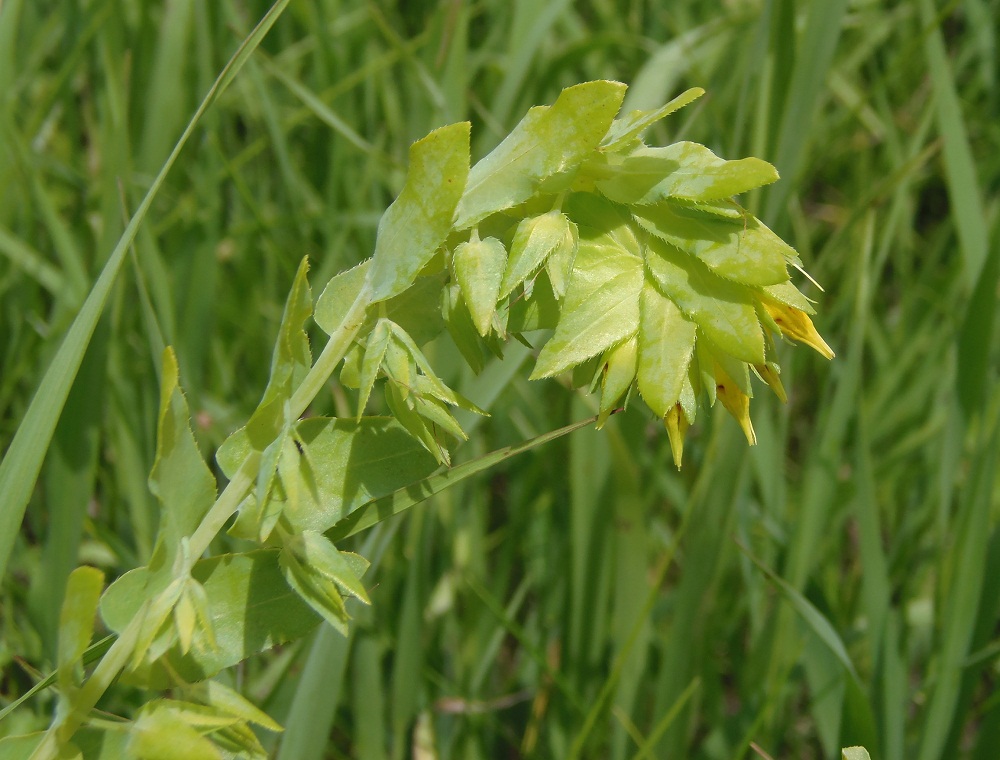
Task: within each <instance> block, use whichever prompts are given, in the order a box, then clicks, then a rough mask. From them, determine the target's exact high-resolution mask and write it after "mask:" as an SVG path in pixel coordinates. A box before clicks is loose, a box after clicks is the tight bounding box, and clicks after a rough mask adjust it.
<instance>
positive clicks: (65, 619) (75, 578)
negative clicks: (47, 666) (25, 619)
mask: <svg viewBox="0 0 1000 760" xmlns="http://www.w3.org/2000/svg"><path fill="white" fill-rule="evenodd" d="M103 587H104V573H102V572H101V571H100V570H98V569H97V568H94V567H88V566H86V565H84V566H81V567H78V568H76V569H75V570H74V571H73V572H71V573H70V574H69V578H68V579H67V581H66V596H65V597H64V599H63V605H62V610H61V611H60V613H59V687H60V688H61V689H63V690H67V689H68V688H69V687H71V686H73V685H74V675H75V674H76V671H77V668H78V666H79V664H80V658H81V657H83V653H84V650H86V648H87V646H88V645H89V644H90V639H91V637H92V636H93V635H94V616H95V615H96V614H97V604H98V602H99V600H100V598H101V589H102V588H103ZM80 672H81V673H82V669H81V670H80Z"/></svg>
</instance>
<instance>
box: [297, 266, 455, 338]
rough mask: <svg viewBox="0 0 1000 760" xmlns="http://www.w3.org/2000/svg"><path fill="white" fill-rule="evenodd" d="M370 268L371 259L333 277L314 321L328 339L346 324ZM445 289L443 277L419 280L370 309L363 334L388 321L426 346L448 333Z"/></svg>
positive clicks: (431, 276) (429, 277)
mask: <svg viewBox="0 0 1000 760" xmlns="http://www.w3.org/2000/svg"><path fill="white" fill-rule="evenodd" d="M370 267H371V259H367V260H365V261H363V262H361V263H360V264H358V265H357V266H356V267H354V268H353V269H349V270H347V271H346V272H341V273H340V274H338V275H337V276H336V277H333V278H332V279H331V280H330V281H329V282H328V283H327V285H326V287H325V288H324V289H323V292H322V293H321V294H320V297H319V299H318V300H317V302H316V313H315V314H314V315H313V319H314V320H315V322H316V324H317V325H318V326H319V328H320V329H321V330H323V331H324V332H325V333H327V334H328V335H329V334H331V333H333V332H334V331H335V330H336V329H337V328H338V327H339V326H340V324H341V323H342V322H343V321H344V317H345V316H346V315H347V311H348V309H350V308H351V304H353V303H354V299H355V298H356V297H357V295H358V292H359V291H360V289H361V287H362V286H363V285H364V282H365V279H366V278H367V276H368V270H369V269H370ZM443 285H444V277H443V276H442V274H434V275H427V276H421V277H417V279H416V281H415V282H414V283H413V284H412V285H411V286H410V287H409V288H407V289H406V290H405V291H403V292H402V293H401V294H399V295H398V296H396V297H395V298H390V299H389V300H388V301H384V302H382V303H380V304H377V305H375V306H372V307H371V308H369V309H368V312H367V314H366V316H365V322H364V325H363V326H362V328H361V330H360V332H361V334H362V335H363V334H365V333H368V332H370V331H371V330H372V328H373V327H374V326H375V323H376V322H377V321H378V320H379V319H381V318H382V317H385V318H387V319H391V320H392V321H393V322H395V323H397V324H399V325H402V326H403V327H404V328H405V329H406V331H407V332H408V333H410V335H412V336H413V337H414V340H416V341H417V342H418V343H420V344H421V345H423V344H424V343H426V342H427V341H429V340H431V339H432V338H434V337H435V336H437V335H438V334H439V333H440V332H441V330H443V329H444V320H443V319H442V318H441V288H442V286H443Z"/></svg>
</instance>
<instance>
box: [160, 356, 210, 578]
mask: <svg viewBox="0 0 1000 760" xmlns="http://www.w3.org/2000/svg"><path fill="white" fill-rule="evenodd" d="M149 490H150V491H152V492H153V495H154V496H156V498H157V499H158V500H159V502H160V505H161V510H160V528H159V533H158V534H157V543H156V548H155V549H154V550H153V556H154V560H152V561H151V563H150V566H151V567H161V566H166V567H170V566H171V565H172V562H173V558H174V556H175V555H176V553H177V550H178V547H179V546H180V542H181V539H182V538H184V537H186V536H190V535H191V534H192V533H193V532H194V530H195V529H196V528H197V527H198V525H199V523H200V522H201V519H202V517H204V516H205V513H206V512H208V510H209V508H211V506H212V504H213V503H215V495H216V493H215V476H213V475H212V472H211V470H209V469H208V466H207V465H206V464H205V462H204V460H203V459H202V458H201V452H200V451H199V450H198V444H197V443H195V440H194V435H193V434H192V433H191V428H190V420H189V416H188V406H187V401H185V399H184V394H183V393H182V392H181V389H180V387H179V386H178V381H177V358H176V356H175V355H174V352H173V349H171V348H167V349H166V350H165V351H164V352H163V379H162V385H161V388H160V415H159V425H158V429H157V434H156V460H155V462H154V463H153V470H152V472H151V473H150V475H149Z"/></svg>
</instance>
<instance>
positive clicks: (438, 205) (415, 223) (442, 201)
mask: <svg viewBox="0 0 1000 760" xmlns="http://www.w3.org/2000/svg"><path fill="white" fill-rule="evenodd" d="M469 129H470V125H469V123H468V122H461V123H459V124H452V125H449V126H447V127H441V128H440V129H436V130H434V131H433V132H431V133H430V134H429V135H427V136H426V137H424V138H422V139H421V140H418V141H417V142H415V143H413V145H411V146H410V168H409V171H408V173H407V177H406V184H405V185H404V187H403V190H402V192H400V194H399V196H398V197H397V198H396V200H395V201H394V202H393V204H392V205H391V206H389V208H388V209H387V210H386V212H385V214H383V215H382V219H381V220H380V221H379V225H378V238H377V239H376V242H375V255H374V256H373V257H372V265H371V270H370V272H369V276H370V281H371V284H372V288H373V294H372V301H373V302H378V301H384V300H386V299H388V298H392V297H393V296H395V295H399V294H400V293H402V292H403V291H404V290H406V289H407V288H408V287H409V286H410V285H411V284H412V283H413V281H414V280H415V279H416V277H417V274H418V273H419V272H420V270H421V269H422V268H423V267H424V265H425V264H427V262H428V261H430V259H431V257H432V256H433V255H434V254H435V252H437V249H438V248H439V247H440V246H441V245H442V244H443V243H444V241H445V238H446V237H447V236H448V232H449V231H450V230H451V222H452V218H453V217H454V214H455V206H456V204H458V201H459V198H461V197H462V191H463V190H464V189H465V184H466V178H467V177H468V176H469Z"/></svg>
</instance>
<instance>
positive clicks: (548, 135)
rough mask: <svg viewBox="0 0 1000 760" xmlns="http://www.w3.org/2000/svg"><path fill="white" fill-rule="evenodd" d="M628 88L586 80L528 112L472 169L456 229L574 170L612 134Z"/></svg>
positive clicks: (518, 199) (520, 200)
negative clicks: (615, 119) (554, 176)
mask: <svg viewBox="0 0 1000 760" xmlns="http://www.w3.org/2000/svg"><path fill="white" fill-rule="evenodd" d="M625 89H626V88H625V85H623V84H621V83H619V82H609V81H596V82H585V83H584V84H579V85H576V86H574V87H568V88H566V89H565V90H563V91H562V93H561V94H560V95H559V97H558V98H557V99H556V102H555V103H554V104H553V105H552V106H551V107H537V108H532V109H531V110H530V111H528V113H527V115H526V116H525V117H524V118H523V119H522V120H521V122H520V123H519V124H518V125H517V126H516V127H514V129H513V130H512V131H511V133H510V134H509V135H508V136H507V137H506V138H505V139H504V140H503V142H501V143H500V144H499V145H498V146H497V147H496V148H495V149H494V150H493V152H491V153H490V154H489V155H488V156H486V157H485V158H483V159H482V160H481V161H479V162H478V163H477V164H476V165H475V166H474V167H473V168H472V171H470V172H469V181H468V186H467V187H466V190H465V195H463V196H462V200H461V201H460V203H459V205H458V210H457V220H456V223H455V226H456V228H457V229H465V228H467V227H471V226H472V225H473V224H475V223H476V222H478V221H480V220H481V219H484V218H485V217H487V216H489V215H490V214H493V213H494V212H496V211H501V210H503V209H507V208H511V207H512V206H516V205H517V204H518V203H522V202H524V201H526V200H527V199H528V198H530V197H531V196H532V195H534V193H535V192H536V191H537V190H538V189H539V187H540V185H541V183H542V182H543V180H545V179H547V178H548V177H551V176H552V175H554V174H557V173H563V172H571V171H572V170H573V169H575V168H576V166H577V165H578V164H579V163H580V162H581V161H582V160H583V159H584V158H586V157H587V156H588V155H589V154H590V153H591V152H593V151H594V150H595V149H596V148H597V146H598V144H599V143H600V141H601V138H603V137H604V135H605V134H606V133H607V131H608V128H609V127H610V126H611V122H612V120H613V119H614V116H615V114H616V113H617V112H618V108H619V107H620V106H621V102H622V98H623V97H624V96H625Z"/></svg>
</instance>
